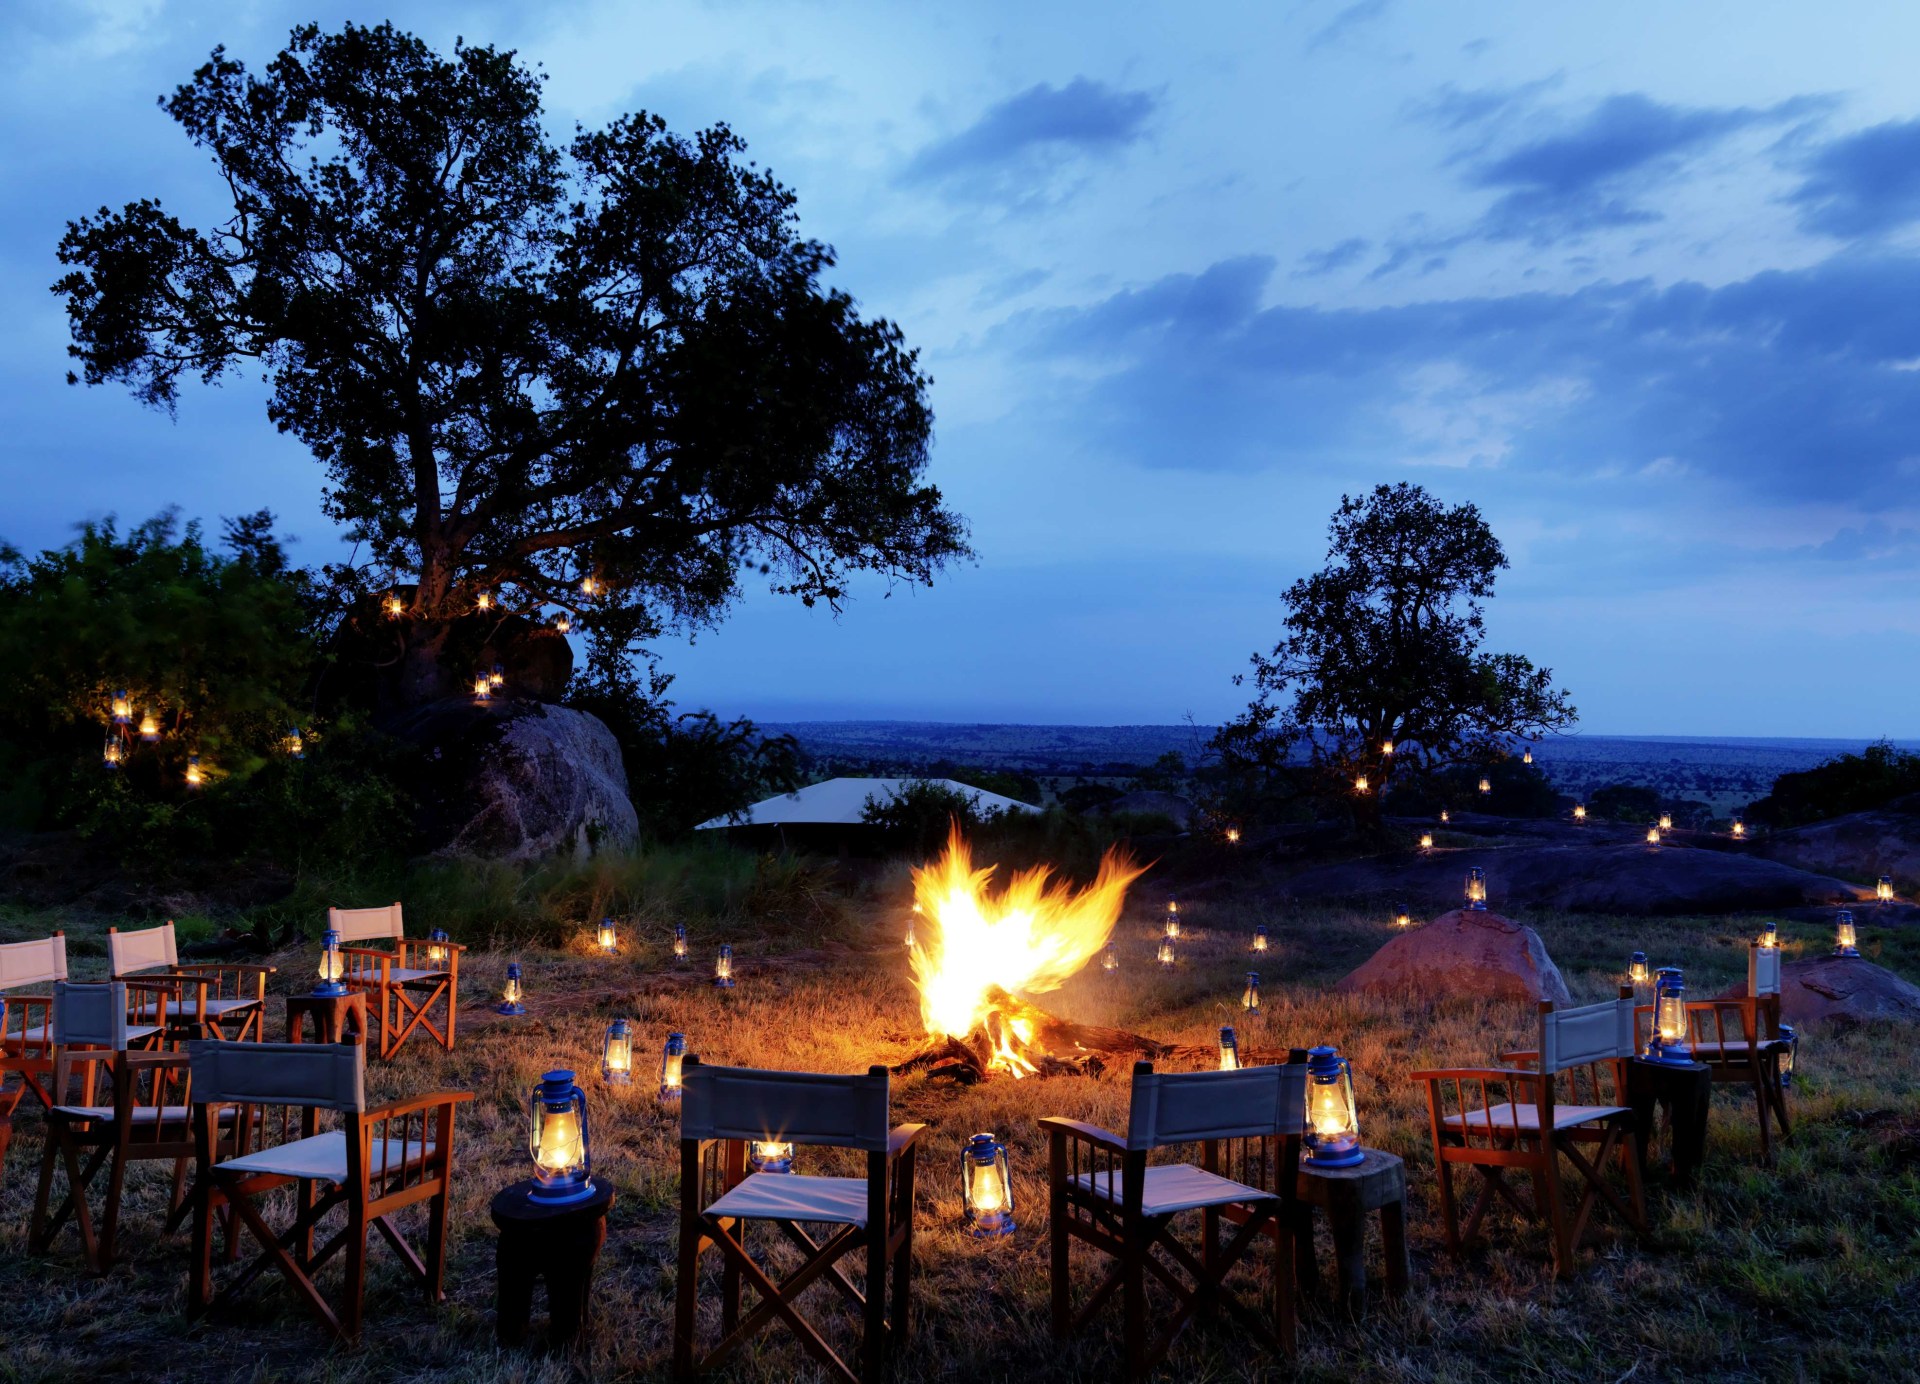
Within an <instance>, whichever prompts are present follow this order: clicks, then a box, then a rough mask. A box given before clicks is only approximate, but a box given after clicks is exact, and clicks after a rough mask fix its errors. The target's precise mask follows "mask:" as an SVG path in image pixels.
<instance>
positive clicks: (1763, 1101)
mask: <svg viewBox="0 0 1920 1384" xmlns="http://www.w3.org/2000/svg"><path fill="white" fill-rule="evenodd" d="M1753 1108H1754V1113H1755V1114H1756V1115H1758V1116H1759V1117H1760V1161H1761V1162H1762V1163H1763V1164H1765V1165H1766V1166H1767V1167H1769V1168H1771V1167H1772V1166H1773V1128H1772V1121H1771V1120H1769V1119H1768V1118H1767V1084H1766V1072H1765V1070H1764V1069H1763V1068H1762V1067H1761V1065H1760V1061H1759V1059H1758V1058H1757V1057H1756V1058H1755V1059H1754V1062H1753Z"/></svg>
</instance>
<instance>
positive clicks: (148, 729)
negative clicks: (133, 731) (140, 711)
mask: <svg viewBox="0 0 1920 1384" xmlns="http://www.w3.org/2000/svg"><path fill="white" fill-rule="evenodd" d="M140 738H141V739H142V740H144V741H146V742H147V743H148V744H149V745H151V744H153V743H154V742H155V741H156V740H158V739H159V738H160V722H159V721H158V720H157V719H156V718H155V717H154V714H153V713H152V712H151V711H149V712H148V713H147V714H146V715H144V716H142V717H141V718H140Z"/></svg>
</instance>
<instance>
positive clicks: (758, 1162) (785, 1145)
mask: <svg viewBox="0 0 1920 1384" xmlns="http://www.w3.org/2000/svg"><path fill="white" fill-rule="evenodd" d="M747 1166H748V1167H750V1168H752V1169H753V1170H754V1171H755V1172H757V1173H790V1172H792V1171H793V1143H792V1141H790V1140H787V1139H750V1140H748V1141H747Z"/></svg>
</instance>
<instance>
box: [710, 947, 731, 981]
mask: <svg viewBox="0 0 1920 1384" xmlns="http://www.w3.org/2000/svg"><path fill="white" fill-rule="evenodd" d="M713 983H714V985H715V987H716V988H718V989H721V990H731V989H732V988H733V948H732V947H730V946H728V945H727V944H726V943H725V942H722V943H721V944H720V954H719V955H718V956H716V957H714V958H713Z"/></svg>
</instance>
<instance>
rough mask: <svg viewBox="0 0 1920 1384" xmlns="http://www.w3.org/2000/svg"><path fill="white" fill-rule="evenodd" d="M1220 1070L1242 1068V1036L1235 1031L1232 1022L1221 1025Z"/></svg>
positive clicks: (1234, 1070)
mask: <svg viewBox="0 0 1920 1384" xmlns="http://www.w3.org/2000/svg"><path fill="white" fill-rule="evenodd" d="M1220 1070H1221V1071H1223V1072H1237V1071H1239V1070H1240V1036H1239V1035H1238V1034H1236V1033H1235V1032H1234V1031H1233V1025H1232V1024H1222V1025H1220Z"/></svg>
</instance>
